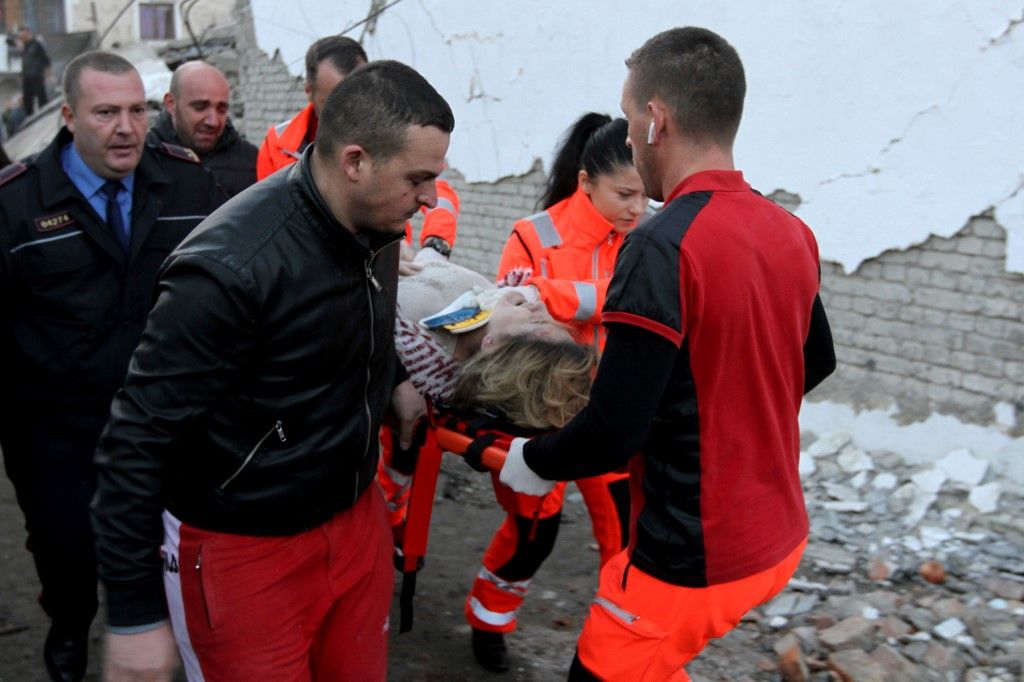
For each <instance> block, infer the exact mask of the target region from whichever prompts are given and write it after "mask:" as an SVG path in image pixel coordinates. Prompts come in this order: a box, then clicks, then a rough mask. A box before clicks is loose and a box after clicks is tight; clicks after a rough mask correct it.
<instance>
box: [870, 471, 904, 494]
mask: <svg viewBox="0 0 1024 682" xmlns="http://www.w3.org/2000/svg"><path fill="white" fill-rule="evenodd" d="M898 480H899V479H897V478H896V476H895V475H894V474H890V473H888V472H882V473H880V474H878V475H877V476H875V478H874V479H873V480H872V481H871V487H872V488H874V489H875V490H892V489H893V488H895V487H896V483H897V482H898Z"/></svg>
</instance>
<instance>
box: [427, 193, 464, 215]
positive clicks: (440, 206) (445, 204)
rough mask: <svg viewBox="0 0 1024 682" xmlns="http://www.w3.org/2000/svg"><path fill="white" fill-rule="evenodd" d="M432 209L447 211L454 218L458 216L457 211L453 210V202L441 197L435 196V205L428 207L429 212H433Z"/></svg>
mask: <svg viewBox="0 0 1024 682" xmlns="http://www.w3.org/2000/svg"><path fill="white" fill-rule="evenodd" d="M434 211H448V212H449V213H451V214H452V215H453V216H455V217H456V218H458V217H459V212H458V211H456V210H455V204H453V203H452V202H450V201H448V200H447V199H445V198H443V197H438V198H437V206H435V207H434V208H432V209H430V212H431V213H433V212H434Z"/></svg>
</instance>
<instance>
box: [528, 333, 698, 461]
mask: <svg viewBox="0 0 1024 682" xmlns="http://www.w3.org/2000/svg"><path fill="white" fill-rule="evenodd" d="M677 354H678V349H677V348H676V347H675V345H673V344H672V343H671V342H669V341H668V340H666V339H665V338H663V337H661V336H659V335H657V334H654V333H652V332H649V331H646V330H644V329H641V328H639V327H634V326H632V325H625V324H612V325H609V328H608V342H607V344H606V345H605V350H604V355H603V356H602V358H601V363H600V365H599V367H598V370H597V377H596V378H595V380H594V387H593V389H592V390H591V393H590V402H589V404H588V405H587V406H586V407H585V408H584V409H583V410H582V411H581V412H580V413H579V414H578V415H576V417H575V418H574V419H573V420H572V421H570V422H569V423H568V424H566V426H565V428H563V429H561V430H560V431H556V432H555V433H552V434H549V435H546V436H540V437H538V438H535V439H533V440H531V441H530V442H529V443H527V444H526V446H525V447H524V451H523V452H524V459H525V461H526V463H527V465H528V466H529V467H530V468H531V469H532V470H533V471H534V472H535V473H537V475H539V476H541V477H542V478H546V479H549V480H560V481H571V480H576V479H578V478H585V477H588V476H595V475H597V474H602V473H606V472H609V471H613V470H615V469H618V468H620V467H621V466H622V465H623V464H625V463H626V462H628V461H629V459H630V458H631V457H632V456H633V455H634V454H636V453H637V452H638V451H639V450H640V448H641V446H642V445H643V443H644V441H645V440H646V438H647V433H648V431H649V430H650V426H651V421H652V420H653V419H654V416H655V414H656V412H657V409H658V404H659V402H660V399H661V395H662V393H663V392H664V390H665V386H666V385H667V383H668V380H669V377H670V375H671V373H672V367H673V365H674V364H675V360H676V356H677Z"/></svg>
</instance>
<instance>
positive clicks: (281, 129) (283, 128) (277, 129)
mask: <svg viewBox="0 0 1024 682" xmlns="http://www.w3.org/2000/svg"><path fill="white" fill-rule="evenodd" d="M294 120H295V119H294V118H290V119H288V120H287V121H285V122H283V123H278V124H277V125H276V126H274V132H275V133H277V136H278V137H281V136H282V135H284V131H286V130H288V126H289V125H291V122H292V121H294Z"/></svg>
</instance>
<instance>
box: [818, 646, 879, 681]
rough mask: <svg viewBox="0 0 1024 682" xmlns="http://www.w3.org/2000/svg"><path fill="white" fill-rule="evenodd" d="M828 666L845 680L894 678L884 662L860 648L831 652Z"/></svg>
mask: <svg viewBox="0 0 1024 682" xmlns="http://www.w3.org/2000/svg"><path fill="white" fill-rule="evenodd" d="M828 668H829V670H831V671H832V672H834V673H835V674H836V675H837V676H838V677H839V679H840V680H842V681H843V682H889V680H891V679H892V678H891V677H890V676H889V673H888V671H887V670H886V667H885V666H884V665H883V664H881V663H879V662H878V661H876V660H874V659H872V658H871V656H869V655H868V654H867V653H866V652H864V651H861V650H860V649H845V650H843V651H836V652H835V653H832V654H830V655H829V657H828Z"/></svg>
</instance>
